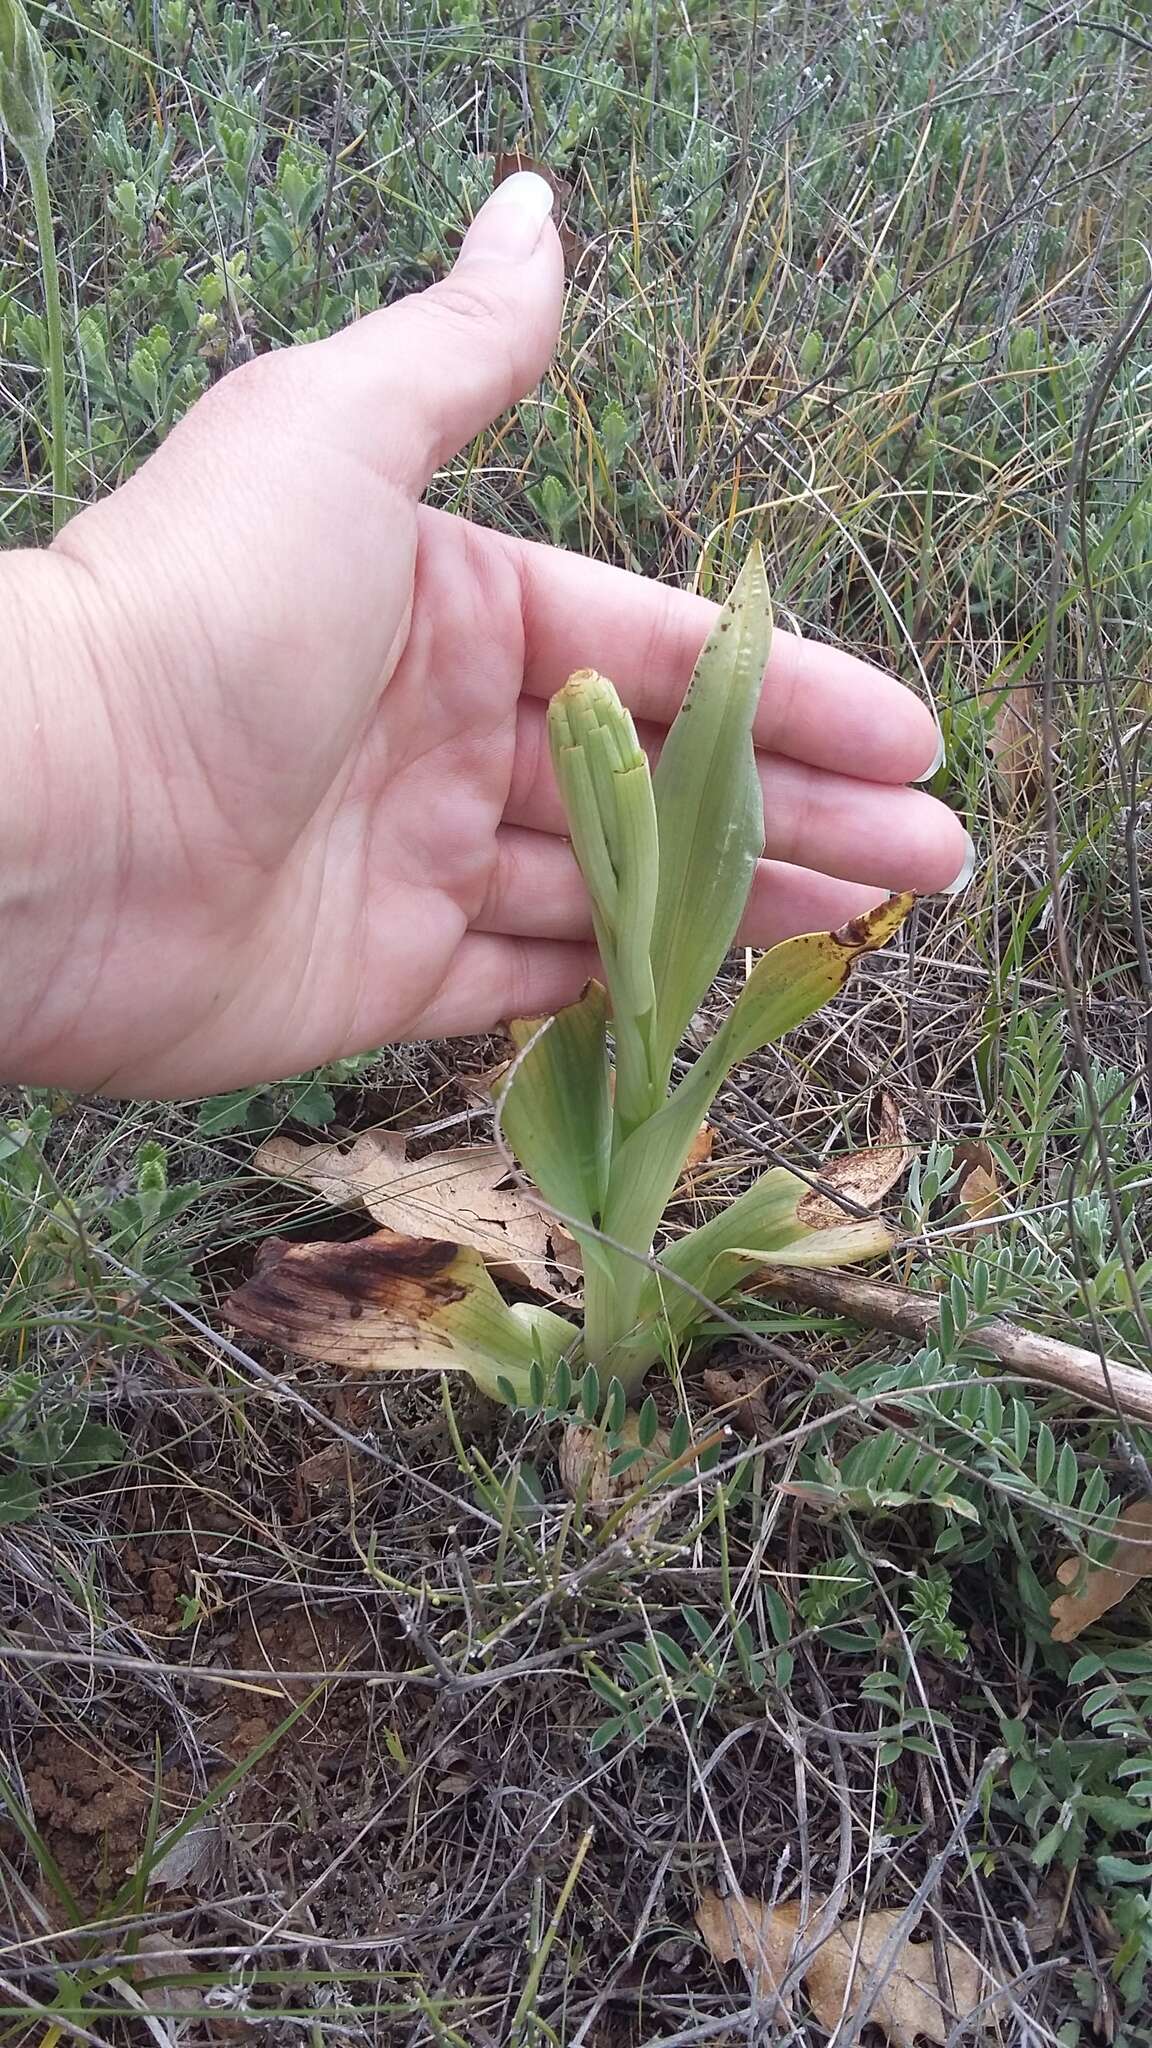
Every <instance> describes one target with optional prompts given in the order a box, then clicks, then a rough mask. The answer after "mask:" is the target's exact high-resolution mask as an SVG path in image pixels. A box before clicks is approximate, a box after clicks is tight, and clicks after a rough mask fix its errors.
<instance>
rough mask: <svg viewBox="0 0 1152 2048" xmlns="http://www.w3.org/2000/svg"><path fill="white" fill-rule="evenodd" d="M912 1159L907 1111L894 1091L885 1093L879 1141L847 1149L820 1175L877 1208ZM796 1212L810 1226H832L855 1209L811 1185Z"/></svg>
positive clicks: (837, 1189)
mask: <svg viewBox="0 0 1152 2048" xmlns="http://www.w3.org/2000/svg"><path fill="white" fill-rule="evenodd" d="M911 1162H912V1153H911V1150H910V1148H909V1144H908V1132H907V1129H906V1127H905V1123H904V1116H903V1112H902V1111H901V1108H900V1105H899V1103H898V1102H895V1101H894V1100H893V1098H892V1096H891V1095H888V1094H882V1095H881V1097H880V1118H879V1128H878V1130H877V1133H876V1142H875V1144H874V1145H869V1146H868V1147H867V1149H866V1150H865V1151H862V1152H846V1153H845V1154H844V1155H843V1157H842V1158H839V1159H829V1160H827V1161H826V1162H825V1163H824V1164H823V1165H822V1166H821V1168H820V1172H819V1176H818V1178H819V1179H820V1181H821V1182H822V1183H823V1185H824V1187H826V1188H830V1189H834V1190H835V1192H836V1194H838V1195H843V1196H845V1197H846V1198H847V1200H848V1201H850V1202H854V1203H855V1204H856V1205H857V1207H858V1208H861V1209H874V1208H876V1207H877V1206H878V1205H879V1204H880V1203H881V1202H882V1201H883V1200H884V1197H885V1195H887V1194H889V1193H890V1192H891V1190H892V1189H893V1188H894V1187H895V1185H896V1183H897V1181H898V1180H900V1179H901V1177H902V1175H904V1174H905V1173H906V1172H907V1171H908V1168H909V1166H910V1165H911ZM796 1213H797V1216H798V1218H799V1220H800V1222H801V1223H803V1224H804V1225H805V1226H806V1227H807V1229H809V1230H832V1229H835V1228H836V1227H837V1226H838V1225H839V1224H842V1223H847V1222H849V1221H850V1220H851V1213H852V1212H851V1211H850V1210H849V1209H846V1208H845V1207H844V1206H843V1205H842V1204H841V1203H840V1202H837V1201H836V1200H835V1198H834V1196H833V1195H832V1194H823V1193H821V1192H819V1191H818V1190H816V1189H811V1190H809V1192H808V1193H807V1194H806V1195H803V1196H802V1197H801V1200H800V1203H799V1205H798V1208H797V1211H796Z"/></svg>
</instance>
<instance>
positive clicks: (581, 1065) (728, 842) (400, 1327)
mask: <svg viewBox="0 0 1152 2048" xmlns="http://www.w3.org/2000/svg"><path fill="white" fill-rule="evenodd" d="M770 638H771V614H770V609H769V603H768V591H767V582H766V578H765V572H764V564H763V560H762V558H761V555H760V552H759V550H758V549H757V550H755V551H754V552H753V554H752V556H751V557H750V559H749V561H748V563H747V564H746V566H745V568H744V570H743V572H742V574H741V576H740V578H739V580H738V581H737V584H736V586H735V588H734V590H733V592H732V596H731V598H730V599H729V601H728V603H727V604H726V605H725V606H724V607H723V609H722V611H721V613H720V616H719V618H718V620H717V623H716V626H715V628H714V630H713V632H712V634H711V636H710V638H709V640H708V642H707V645H706V646H705V648H704V650H703V652H702V654H701V656H700V659H699V661H698V662H697V664H696V669H695V672H694V674H693V677H692V681H691V684H690V686H689V689H688V692H687V695H686V696H685V699H684V702H683V704H682V706H681V708H680V711H679V714H678V716H677V718H676V720H675V721H674V723H673V725H672V728H671V730H670V732H669V734H668V738H667V740H666V742H665V744H664V748H663V751H662V753H661V756H660V761H659V765H658V767H657V769H656V772H655V774H654V775H653V774H652V773H651V771H650V769H649V766H648V761H647V757H646V755H645V754H644V752H643V750H642V749H641V746H640V744H639V741H638V739H637V735H636V730H635V727H634V725H633V723H632V720H631V718H630V717H629V715H628V713H627V712H626V711H625V709H624V708H623V706H622V704H621V703H620V701H619V698H618V697H617V695H616V692H615V690H614V689H613V687H612V685H611V683H609V682H607V681H606V680H605V678H604V677H602V676H599V675H597V674H595V673H594V672H592V671H589V670H581V671H578V672H577V673H576V674H575V675H573V676H572V677H571V678H570V679H569V681H568V683H567V684H566V685H565V686H564V688H563V689H562V690H560V692H559V693H558V694H557V696H556V697H555V698H554V699H553V700H552V703H551V705H550V707H549V729H550V736H551V744H552V752H553V759H554V762H555V767H556V774H557V779H558V782H559V786H560V790H561V794H562V796H563V800H564V804H565V808H566V812H567V817H568V825H569V831H570V835H571V839H572V845H573V849H574V851H575V854H576V858H577V860H578V862H579V864H580V867H581V870H582V873H583V876H584V880H585V883H586V885H587V888H588V893H589V896H590V898H591V903H592V914H593V921H594V925H595V931H596V938H597V942H598V946H599V952H600V957H601V960H602V962H603V966H604V977H605V983H606V987H604V986H601V984H600V983H599V982H596V981H593V982H590V983H589V985H588V987H587V989H586V990H585V993H584V995H583V997H582V998H581V1000H580V1001H579V1002H578V1003H574V1004H572V1005H571V1006H570V1007H569V1008H568V1009H565V1010H562V1011H561V1012H560V1013H559V1015H558V1016H556V1017H550V1018H536V1019H533V1018H523V1019H520V1020H519V1021H517V1022H514V1023H512V1024H511V1025H510V1027H509V1030H510V1033H511V1037H512V1040H513V1044H514V1046H515V1048H516V1052H515V1058H514V1059H513V1061H512V1063H511V1068H510V1072H509V1075H508V1079H507V1081H506V1083H505V1085H504V1088H503V1091H502V1094H501V1096H500V1099H499V1102H498V1104H497V1130H498V1132H499V1131H500V1130H501V1128H502V1130H503V1133H504V1135H505V1136H506V1138H507V1140H508V1142H509V1144H510V1145H511V1147H512V1149H513V1151H514V1152H515V1154H516V1156H517V1158H518V1159H519V1161H520V1164H521V1166H522V1167H523V1168H524V1170H525V1172H526V1173H527V1174H529V1175H530V1176H531V1178H532V1179H533V1180H534V1182H535V1184H536V1187H537V1189H538V1190H539V1192H540V1195H541V1196H542V1198H543V1202H544V1204H545V1205H546V1206H547V1207H548V1208H549V1209H550V1210H551V1211H552V1212H553V1214H554V1215H556V1216H558V1217H559V1218H560V1220H561V1221H562V1222H563V1223H564V1224H565V1226H566V1227H567V1228H568V1229H569V1230H570V1231H571V1233H572V1235H573V1236H574V1238H575V1239H576V1241H577V1243H578V1245H579V1247H580V1251H581V1254H582V1259H583V1268H584V1324H583V1329H578V1328H577V1327H576V1326H575V1324H573V1323H572V1322H570V1321H568V1320H567V1318H565V1317H564V1316H560V1315H556V1314H554V1313H553V1312H552V1311H551V1310H549V1309H545V1308H541V1307H537V1306H534V1305H530V1304H525V1303H518V1304H516V1305H514V1306H510V1305H509V1304H508V1303H506V1302H505V1301H504V1299H503V1297H502V1296H501V1294H500V1293H499V1292H498V1290H497V1288H496V1286H495V1284H494V1282H493V1280H492V1278H491V1277H490V1275H489V1273H488V1271H487V1269H486V1267H485V1265H484V1263H483V1261H482V1260H481V1259H480V1257H479V1256H478V1255H477V1254H476V1253H475V1252H474V1251H470V1250H469V1249H467V1247H464V1246H459V1245H453V1244H451V1243H444V1244H437V1245H435V1246H434V1247H432V1248H431V1250H432V1251H434V1252H435V1254H436V1256H435V1258H434V1259H432V1258H430V1253H429V1247H427V1246H425V1245H424V1243H423V1241H422V1240H417V1239H410V1240H406V1241H405V1242H404V1244H403V1246H402V1247H401V1248H400V1249H396V1248H395V1247H394V1246H388V1247H385V1248H382V1249H381V1251H380V1252H378V1253H377V1255H376V1256H377V1260H378V1263H380V1265H381V1271H380V1273H379V1275H378V1276H377V1280H376V1282H374V1286H375V1288H376V1291H377V1294H378V1298H379V1303H380V1306H381V1308H382V1309H383V1310H384V1313H383V1314H382V1316H381V1317H380V1320H379V1323H378V1325H377V1327H376V1329H375V1331H374V1337H373V1345H374V1348H373V1354H372V1355H373V1363H374V1364H375V1365H376V1366H379V1367H388V1368H395V1367H409V1368H416V1369H425V1370H427V1369H429V1368H432V1369H435V1370H441V1369H456V1370H459V1371H462V1372H465V1373H467V1374H469V1375H470V1376H471V1377H472V1379H473V1380H475V1382H476V1383H477V1385H478V1386H480V1387H481V1388H483V1390H484V1391H485V1392H487V1393H489V1394H491V1395H494V1396H495V1397H496V1398H497V1399H500V1400H503V1401H505V1402H507V1403H509V1404H511V1405H534V1406H536V1407H539V1406H540V1405H541V1404H542V1402H543V1401H544V1400H545V1399H546V1398H547V1397H548V1393H549V1387H550V1385H551V1383H552V1382H554V1380H555V1378H556V1375H557V1373H558V1372H560V1371H561V1370H563V1374H564V1375H565V1376H566V1380H565V1383H566V1385H568V1386H569V1387H571V1386H572V1385H573V1384H574V1382H575V1379H577V1378H581V1377H583V1378H585V1379H587V1378H588V1377H589V1375H590V1376H591V1380H592V1381H593V1382H594V1383H595V1386H596V1388H597V1390H598V1395H600V1396H602V1395H604V1394H606V1393H607V1392H608V1391H609V1389H610V1388H612V1387H613V1385H618V1386H619V1387H620V1388H621V1389H622V1392H623V1398H624V1399H628V1400H630V1399H632V1398H633V1397H634V1396H635V1395H636V1393H637V1391H638V1389H639V1388H640V1386H641V1383H642V1381H643V1379H644V1376H645V1374H646V1373H647V1371H648V1369H649V1367H650V1366H652V1365H653V1364H654V1363H655V1362H656V1361H657V1360H658V1359H660V1358H661V1357H666V1356H668V1355H670V1354H671V1353H673V1352H675V1351H676V1350H677V1349H678V1348H680V1347H683V1346H687V1345H689V1344H691V1342H692V1341H693V1339H694V1337H695V1336H696V1335H697V1333H698V1331H699V1329H700V1326H701V1324H702V1322H703V1321H704V1319H705V1317H706V1316H707V1315H708V1314H709V1313H710V1312H711V1309H712V1306H713V1304H714V1303H716V1302H719V1301H723V1300H724V1299H725V1298H726V1297H727V1296H729V1295H731V1294H733V1293H735V1292H736V1291H737V1290H738V1289H739V1288H740V1287H742V1286H743V1285H744V1284H745V1283H746V1282H747V1280H748V1278H749V1276H750V1275H751V1274H753V1273H754V1272H755V1271H756V1269H757V1268H758V1267H763V1266H764V1265H766V1264H771V1263H777V1264H789V1265H836V1264H845V1263H847V1262H849V1261H851V1260H853V1259H860V1258H866V1257H869V1256H871V1255H873V1254H875V1253H877V1252H880V1251H883V1250H885V1249H886V1248H887V1246H888V1244H889V1243H890V1238H889V1235H888V1232H887V1230H886V1228H885V1226H884V1225H883V1224H882V1223H881V1222H880V1221H879V1220H877V1219H867V1220H864V1221H860V1222H848V1223H845V1224H843V1225H841V1226H838V1227H832V1228H826V1229H812V1228H811V1227H809V1226H808V1225H806V1224H805V1222H804V1220H803V1218H802V1216H801V1215H800V1213H799V1206H800V1202H801V1200H802V1198H803V1196H804V1194H805V1192H806V1184H805V1183H804V1182H803V1181H801V1180H800V1179H798V1178H797V1177H796V1176H795V1175H793V1174H791V1173H788V1172H786V1171H784V1170H783V1169H781V1168H773V1169H772V1170H771V1171H769V1172H767V1173H765V1174H763V1175H761V1177H760V1178H759V1179H758V1180H756V1181H755V1182H754V1183H753V1185H752V1186H751V1187H750V1188H748V1189H747V1190H746V1191H745V1192H744V1193H743V1194H741V1195H739V1196H738V1197H737V1198H736V1199H735V1200H734V1201H732V1202H731V1203H730V1204H729V1205H728V1207H727V1208H726V1209H724V1210H723V1211H722V1212H721V1213H720V1214H719V1215H716V1216H714V1217H712V1218H711V1219H710V1220H709V1221H708V1222H707V1223H704V1224H703V1225H701V1226H700V1227H699V1228H698V1229H696V1230H693V1231H690V1232H689V1233H687V1235H685V1236H682V1237H679V1238H677V1239H676V1240H675V1241H674V1242H672V1243H670V1244H668V1245H666V1246H665V1247H664V1248H663V1249H662V1250H661V1251H660V1252H659V1253H658V1254H657V1253H656V1252H655V1251H654V1245H655V1241H656V1237H657V1232H658V1230H659V1228H660V1225H661V1222H662V1219H663V1216H664V1211H665V1209H666V1208H667V1205H668V1203H669V1201H670V1200H671V1198H672V1195H673V1193H674V1191H675V1188H676V1185H677V1182H678V1181H679V1179H680V1176H681V1173H682V1171H683V1169H684V1165H685V1162H686V1160H687V1158H688V1155H689V1152H690V1150H691V1147H692V1144H693V1141H694V1139H695V1138H696V1135H697V1133H698V1131H699V1129H700V1126H701V1123H702V1122H703V1120H704V1118H705V1117H706V1115H707V1112H708V1110H709V1108H710V1107H711V1104H712V1102H713V1100H714V1098H715V1096H716V1093H717V1091H718V1089H719V1088H720V1086H721V1083H722V1082H723V1081H724V1080H725V1078H726V1076H727V1075H728V1074H729V1073H730V1071H731V1069H732V1068H733V1067H734V1066H735V1065H736V1064H737V1062H738V1061H741V1060H744V1059H746V1058H748V1056H749V1055H750V1054H752V1053H755V1052H757V1051H759V1050H760V1048H761V1047H763V1046H765V1045H768V1044H770V1043H771V1042H772V1041H773V1040H775V1039H777V1038H780V1037H781V1036H782V1035H783V1034H784V1032H786V1031H788V1030H790V1029H791V1028H792V1026H794V1025H795V1024H798V1023H800V1022H801V1021H802V1020H803V1019H804V1018H806V1017H808V1016H810V1015H811V1014H812V1012H813V1011H814V1010H817V1009H819V1007H820V1006H821V1004H822V1003H824V1002H826V1001H827V1000H828V998H829V997H830V996H832V995H834V994H835V993H836V992H837V991H838V990H839V989H841V988H842V987H843V985H844V983H845V982H846V980H847V978H848V975H849V973H850V972H851V969H852V967H853V964H854V963H855V961H856V960H857V959H858V958H859V957H860V955H861V954H862V953H865V952H868V951H870V950H871V949H872V948H874V947H876V946H879V945H880V944H882V943H883V941H884V940H885V939H886V938H887V937H888V936H889V935H890V934H891V933H892V932H893V931H894V930H895V929H896V928H897V926H898V925H899V924H900V922H901V920H902V918H903V917H904V915H905V913H906V911H907V909H908V906H909V902H910V899H909V898H907V897H891V898H889V900H888V901H887V903H885V904H884V905H882V906H881V907H880V908H879V909H878V910H875V911H872V912H871V913H869V914H867V915H865V916H863V917H860V918H857V919H855V920H854V921H853V923H852V924H850V925H848V926H846V927H845V928H844V929H843V930H842V931H839V932H824V933H814V934H809V935H806V936H804V937H800V938H795V939H790V940H787V941H786V942H784V943H783V944H781V945H777V946H774V947H773V948H772V949H771V951H769V952H768V953H766V954H765V955H764V956H763V957H762V958H761V960H760V961H759V962H758V964H757V966H756V967H755V968H754V970H753V971H752V973H751V974H750V975H749V977H748V979H747V981H746V983H745V985H744V987H743V988H742V989H741V991H740V994H739V996H738V997H737V999H736V1001H735V1002H734V1003H733V1004H732V1006H731V1008H730V1010H729V1011H728V1013H727V1015H726V1017H725V1018H724V1021H723V1023H722V1024H721V1025H720V1027H719V1028H718V1029H717V1030H716V1031H715V1032H714V1034H713V1036H712V1038H711V1040H710V1041H709V1043H708V1045H707V1046H706V1047H705V1049H704V1051H703V1052H702V1053H701V1054H700V1056H699V1057H698V1059H697V1060H696V1061H695V1063H694V1064H693V1065H692V1066H691V1067H690V1068H689V1070H688V1072H687V1073H686V1074H685V1075H684V1077H683V1079H681V1080H679V1081H677V1082H676V1083H675V1085H674V1086H673V1085H672V1069H673V1062H674V1059H675V1055H676V1050H677V1047H678V1045H679V1043H680V1041H681V1038H682V1036H683V1034H684V1032H685V1030H686V1028H687V1026H688V1025H689V1023H690V1022H691V1020H692V1017H693V1015H694V1013H695V1011H696V1008H697V1005H698V1004H699V1003H700V1001H701V999H702V997H703V996H704V995H705V993H706V992H707V990H708V988H709V986H710V984H711V982H712V978H713V976H714V975H715V973H716V972H717V970H718V968H719V967H720V966H721V964H722V962H723V960H724V958H725V955H726V954H727V952H728V949H729V947H730V946H731V944H732V942H733V939H734V938H735V935H736V929H737V926H738V924H739V920H740V918H741V915H742V913H743V910H744V906H745V903H746V901H747V898H748V892H749V889H750V887H751V884H752V879H753V876H754V873H755V870H756V864H757V861H758V860H759V858H760V855H761V853H762V852H763V848H764V820H763V810H762V801H761V794H760V779H759V771H758V768H757V764H756V756H755V748H754V743H753V737H752V724H753V718H754V716H755V712H756V707H757V705H758V703H759V699H760V689H761V683H762V679H763V675H764V669H765V664H766V662H767V658H768V650H769V643H770ZM610 1017H611V1023H610V1022H609V1018H610ZM610 1034H611V1038H612V1039H613V1040H614V1043H615V1074H614V1076H613V1072H612V1066H611V1061H610V1056H609V1035H610ZM613 1081H614V1085H613ZM356 1256H357V1257H358V1258H363V1256H364V1255H363V1254H361V1253H358V1254H356ZM285 1257H287V1258H288V1259H289V1263H290V1264H292V1269H293V1284H294V1291H293V1307H292V1313H291V1318H290V1320H291V1328H289V1326H288V1324H287V1323H285V1321H284V1319H283V1301H282V1300H281V1299H280V1297H279V1296H278V1295H277V1293H276V1283H275V1282H274V1281H270V1278H269V1275H270V1270H271V1269H270V1267H268V1266H266V1268H265V1271H264V1274H263V1276H262V1282H263V1288H262V1285H261V1276H258V1277H257V1282H256V1285H255V1288H254V1290H247V1291H246V1293H245V1295H244V1298H243V1300H241V1297H240V1296H236V1297H233V1300H232V1303H231V1311H232V1313H233V1315H234V1317H236V1318H237V1319H238V1320H240V1321H241V1323H242V1325H243V1326H244V1327H246V1328H250V1329H264V1330H270V1331H271V1333H272V1334H275V1335H278V1336H279V1337H280V1339H281V1340H282V1341H284V1342H286V1343H289V1344H290V1345H291V1346H292V1347H293V1348H296V1349H300V1348H304V1349H305V1350H308V1349H311V1348H312V1347H313V1345H315V1344H317V1343H319V1344H320V1345H321V1347H322V1349H321V1353H320V1355H324V1354H323V1347H324V1345H325V1343H326V1340H327V1336H328V1334H329V1333H330V1327H331V1325H330V1316H331V1313H332V1307H331V1303H332V1298H333V1296H338V1295H339V1293H340V1277H341V1276H340V1273H339V1272H338V1271H336V1270H335V1269H334V1268H333V1265H332V1261H331V1260H330V1259H329V1258H328V1257H327V1255H326V1254H325V1252H324V1250H323V1248H322V1247H316V1246H314V1247H305V1248H301V1249H300V1250H298V1251H296V1252H295V1254H293V1253H291V1252H289V1253H285V1252H284V1251H283V1250H281V1252H280V1253H278V1254H274V1255H273V1258H274V1262H275V1260H277V1259H279V1260H283V1259H284V1258H285ZM269 1285H270V1286H271V1288H272V1294H273V1295H274V1296H276V1300H275V1301H271V1300H270V1298H269V1297H268V1295H267V1289H268V1287H269ZM324 1296H327V1297H328V1305H327V1306H322V1297H324ZM277 1302H279V1307H277ZM238 1308H242V1311H243V1312H242V1314H240V1315H239V1316H237V1311H238ZM266 1311H270V1312H271V1313H272V1321H271V1323H269V1322H268V1319H267V1313H266ZM316 1314H318V1315H319V1321H318V1322H317V1321H314V1320H313V1317H314V1315H316Z"/></svg>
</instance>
